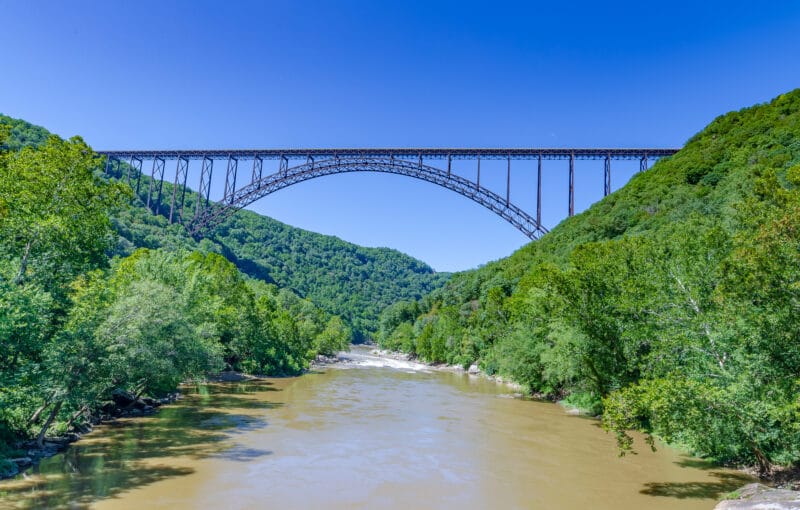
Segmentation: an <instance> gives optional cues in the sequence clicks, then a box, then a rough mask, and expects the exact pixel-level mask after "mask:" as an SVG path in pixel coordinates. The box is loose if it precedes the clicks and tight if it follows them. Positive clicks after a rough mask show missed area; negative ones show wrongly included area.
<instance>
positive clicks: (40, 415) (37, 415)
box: [28, 399, 51, 425]
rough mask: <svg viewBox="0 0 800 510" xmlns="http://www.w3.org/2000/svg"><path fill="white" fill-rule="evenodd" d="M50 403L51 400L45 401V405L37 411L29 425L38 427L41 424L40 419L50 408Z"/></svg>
mask: <svg viewBox="0 0 800 510" xmlns="http://www.w3.org/2000/svg"><path fill="white" fill-rule="evenodd" d="M50 403H51V400H50V399H47V400H45V402H44V404H42V406H41V407H40V408H39V409H37V410H36V412H35V413H33V416H31V417H30V419H29V420H28V425H36V424H37V423H39V418H41V417H42V413H43V412H44V411H45V409H47V408H48V407H50Z"/></svg>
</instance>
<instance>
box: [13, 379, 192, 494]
mask: <svg viewBox="0 0 800 510" xmlns="http://www.w3.org/2000/svg"><path fill="white" fill-rule="evenodd" d="M179 398H181V397H180V392H177V391H176V392H173V393H170V394H168V395H167V396H165V397H163V398H158V399H155V398H150V397H136V396H135V395H133V394H131V393H128V392H127V391H122V390H114V391H113V392H112V393H111V400H110V401H108V402H106V403H104V404H103V405H102V406H100V408H98V409H97V411H96V412H95V413H93V414H91V415H90V416H89V421H88V423H86V424H81V425H76V426H73V427H71V429H70V430H69V431H68V432H67V433H65V434H63V435H60V436H51V437H45V439H44V441H43V442H42V444H41V446H40V445H39V444H38V443H37V442H36V441H35V440H28V441H22V442H19V443H17V444H15V445H14V449H15V450H17V451H23V452H24V455H19V456H16V457H14V458H9V459H5V460H6V461H7V462H6V463H5V464H6V465H5V466H3V467H2V468H0V480H2V479H5V478H12V477H14V476H17V475H18V474H20V473H23V472H24V471H25V470H27V469H29V468H31V467H33V466H35V465H37V464H38V463H39V462H40V461H41V460H42V459H46V458H48V457H52V456H53V455H56V454H57V453H60V452H62V451H64V450H66V449H67V447H68V446H69V445H70V444H72V443H74V442H76V441H78V440H80V439H81V438H82V437H83V436H85V435H86V434H89V433H90V432H92V430H94V427H96V426H97V425H101V424H104V423H113V422H114V421H116V420H117V419H118V418H135V417H140V416H147V415H151V414H154V413H155V412H157V411H158V408H159V407H161V406H163V405H167V404H171V403H173V402H175V401H176V400H178V399H179Z"/></svg>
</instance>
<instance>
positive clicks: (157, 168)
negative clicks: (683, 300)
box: [147, 157, 166, 213]
mask: <svg viewBox="0 0 800 510" xmlns="http://www.w3.org/2000/svg"><path fill="white" fill-rule="evenodd" d="M165 165H166V161H164V158H161V157H155V158H153V170H152V171H151V172H150V187H149V188H148V190H147V208H148V209H150V210H152V211H153V212H155V213H158V208H159V207H160V206H161V189H162V187H163V185H164V166H165ZM154 188H155V189H156V191H157V193H158V198H156V203H155V207H153V208H151V207H150V200H151V198H152V196H153V189H154Z"/></svg>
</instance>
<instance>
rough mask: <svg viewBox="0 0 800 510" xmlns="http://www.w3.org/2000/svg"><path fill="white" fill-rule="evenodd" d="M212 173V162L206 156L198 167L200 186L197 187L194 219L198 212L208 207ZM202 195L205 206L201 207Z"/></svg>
mask: <svg viewBox="0 0 800 510" xmlns="http://www.w3.org/2000/svg"><path fill="white" fill-rule="evenodd" d="M213 172H214V160H213V159H211V158H209V157H208V156H205V155H204V156H203V163H202V165H201V166H200V185H199V186H198V187H197V207H195V210H194V217H195V218H197V217H198V216H200V211H202V210H205V209H206V208H207V207H208V202H209V197H210V195H211V175H212V173H213ZM203 195H205V201H206V203H205V205H203Z"/></svg>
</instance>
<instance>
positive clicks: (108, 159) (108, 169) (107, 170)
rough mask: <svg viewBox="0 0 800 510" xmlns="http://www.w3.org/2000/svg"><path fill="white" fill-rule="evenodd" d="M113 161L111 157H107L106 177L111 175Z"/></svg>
mask: <svg viewBox="0 0 800 510" xmlns="http://www.w3.org/2000/svg"><path fill="white" fill-rule="evenodd" d="M112 159H113V158H112V157H111V156H106V169H105V174H106V175H111V160H112Z"/></svg>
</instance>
